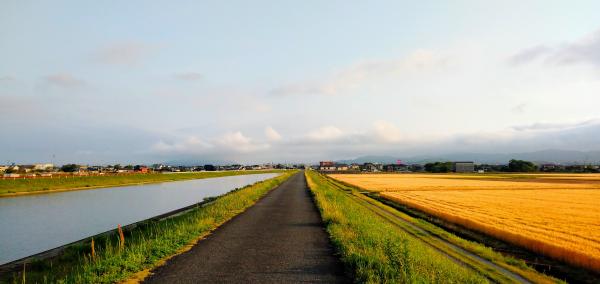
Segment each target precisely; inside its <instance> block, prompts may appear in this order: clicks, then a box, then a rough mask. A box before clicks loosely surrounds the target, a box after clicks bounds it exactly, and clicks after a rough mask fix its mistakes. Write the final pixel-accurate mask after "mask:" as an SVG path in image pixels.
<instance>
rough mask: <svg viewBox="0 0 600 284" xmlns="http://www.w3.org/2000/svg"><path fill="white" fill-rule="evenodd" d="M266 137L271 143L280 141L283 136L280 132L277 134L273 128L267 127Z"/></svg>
mask: <svg viewBox="0 0 600 284" xmlns="http://www.w3.org/2000/svg"><path fill="white" fill-rule="evenodd" d="M265 136H266V137H267V140H269V141H279V140H281V134H279V132H277V131H276V130H275V129H273V127H271V126H267V127H266V128H265Z"/></svg>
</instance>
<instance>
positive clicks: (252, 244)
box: [145, 172, 349, 283]
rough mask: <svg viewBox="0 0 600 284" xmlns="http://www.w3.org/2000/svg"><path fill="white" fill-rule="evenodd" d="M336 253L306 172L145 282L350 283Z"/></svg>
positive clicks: (281, 186)
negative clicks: (312, 193)
mask: <svg viewBox="0 0 600 284" xmlns="http://www.w3.org/2000/svg"><path fill="white" fill-rule="evenodd" d="M333 254H334V251H333V248H332V247H331V245H330V243H329V238H328V235H327V233H326V232H325V230H324V227H323V224H322V221H321V218H320V216H319V212H318V210H317V208H316V206H315V205H314V203H313V201H312V198H311V197H310V194H309V190H308V188H307V185H306V179H305V177H304V173H302V172H301V173H299V174H296V175H294V176H293V177H291V178H290V179H289V180H287V181H286V182H284V183H283V184H282V185H280V186H279V187H278V188H276V189H274V190H273V191H271V192H270V193H269V194H267V195H266V196H265V197H264V198H263V199H261V200H260V201H258V202H257V203H256V204H255V205H254V206H252V207H251V208H249V209H248V210H247V211H246V212H244V213H242V214H240V215H239V216H237V217H235V218H234V219H232V220H230V221H229V222H227V223H226V224H225V225H223V226H222V227H221V228H219V229H217V230H216V231H215V232H214V233H213V234H211V235H209V236H208V237H207V238H206V239H205V240H202V241H200V242H199V243H198V244H197V245H196V246H194V247H193V248H192V249H191V250H190V251H188V252H186V253H183V254H181V255H179V256H176V257H174V258H173V259H171V260H169V261H168V262H167V263H166V264H165V265H164V266H161V267H159V268H157V269H156V270H154V271H153V272H152V275H151V276H150V277H148V278H147V279H146V280H145V283H200V282H204V283H214V282H227V283H232V282H233V283H248V282H255V283H266V282H270V283H275V282H277V283H282V282H327V283H331V282H337V283H344V282H349V279H347V278H346V277H345V276H344V274H343V267H342V264H341V263H340V261H339V260H338V259H337V258H336V257H335V256H334V255H333Z"/></svg>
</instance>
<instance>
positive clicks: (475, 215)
mask: <svg viewBox="0 0 600 284" xmlns="http://www.w3.org/2000/svg"><path fill="white" fill-rule="evenodd" d="M331 177H333V178H335V179H338V180H340V181H343V182H346V183H350V184H353V185H356V186H358V187H361V188H363V189H367V190H372V191H378V192H380V193H381V195H382V196H384V197H385V198H388V199H390V200H393V201H395V202H399V203H401V204H404V205H407V206H410V207H413V208H416V209H419V210H421V211H424V212H426V213H428V214H431V215H434V216H437V217H439V218H443V219H445V220H447V221H450V222H453V223H457V224H460V225H463V226H466V227H469V228H471V229H474V230H478V231H480V232H483V233H486V234H488V235H491V236H494V237H497V238H499V239H503V240H505V241H508V242H511V243H513V244H516V245H520V246H523V247H526V248H528V249H531V250H534V251H536V252H539V253H542V254H545V255H548V256H551V257H554V258H557V259H561V260H564V261H567V262H570V263H572V264H575V265H579V266H583V267H587V268H591V269H593V270H597V271H600V175H598V174H581V175H577V174H519V175H494V174H485V175H459V174H354V175H352V174H350V175H344V174H336V175H331Z"/></svg>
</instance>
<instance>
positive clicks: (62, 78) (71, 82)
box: [44, 73, 85, 88]
mask: <svg viewBox="0 0 600 284" xmlns="http://www.w3.org/2000/svg"><path fill="white" fill-rule="evenodd" d="M44 79H45V80H46V83H48V84H50V85H53V86H58V87H63V88H73V87H79V86H83V85H85V81H83V80H81V79H78V78H75V77H73V75H71V74H66V73H62V74H53V75H48V76H46V77H45V78H44Z"/></svg>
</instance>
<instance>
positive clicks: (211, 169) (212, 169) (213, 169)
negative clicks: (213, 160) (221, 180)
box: [204, 165, 217, 171]
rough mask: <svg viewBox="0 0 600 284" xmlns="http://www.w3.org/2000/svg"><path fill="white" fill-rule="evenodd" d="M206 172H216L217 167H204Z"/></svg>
mask: <svg viewBox="0 0 600 284" xmlns="http://www.w3.org/2000/svg"><path fill="white" fill-rule="evenodd" d="M204 170H205V171H216V170H217V167H215V166H213V165H204Z"/></svg>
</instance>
